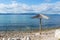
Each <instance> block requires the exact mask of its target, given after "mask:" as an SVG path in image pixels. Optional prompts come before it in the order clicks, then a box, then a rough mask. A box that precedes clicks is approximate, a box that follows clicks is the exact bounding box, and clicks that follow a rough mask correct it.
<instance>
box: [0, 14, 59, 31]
mask: <svg viewBox="0 0 60 40" xmlns="http://www.w3.org/2000/svg"><path fill="white" fill-rule="evenodd" d="M35 15H37V14H36V13H23V14H22V13H20V14H13V13H9V14H8V13H6V14H4V13H1V14H0V31H5V30H15V31H16V30H20V31H22V30H27V29H29V30H35V29H39V28H40V24H39V23H40V20H39V19H38V18H34V19H33V18H32V17H33V16H35ZM44 15H46V16H48V17H49V19H48V20H46V19H42V28H43V29H45V28H58V27H60V14H44Z"/></svg>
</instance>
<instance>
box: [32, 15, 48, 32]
mask: <svg viewBox="0 0 60 40" xmlns="http://www.w3.org/2000/svg"><path fill="white" fill-rule="evenodd" d="M32 18H39V19H40V31H42V19H49V18H48V17H47V16H45V15H43V14H37V15H36V16H33V17H32Z"/></svg>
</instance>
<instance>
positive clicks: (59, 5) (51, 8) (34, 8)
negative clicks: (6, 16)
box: [0, 1, 60, 14]
mask: <svg viewBox="0 0 60 40" xmlns="http://www.w3.org/2000/svg"><path fill="white" fill-rule="evenodd" d="M28 12H37V13H47V14H48V13H60V2H56V3H41V4H39V5H30V6H29V5H27V4H24V3H17V2H15V1H13V2H12V3H11V4H4V3H0V13H28Z"/></svg>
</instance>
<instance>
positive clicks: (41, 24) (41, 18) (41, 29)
mask: <svg viewBox="0 0 60 40" xmlns="http://www.w3.org/2000/svg"><path fill="white" fill-rule="evenodd" d="M41 31H42V18H40V32H41Z"/></svg>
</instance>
